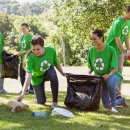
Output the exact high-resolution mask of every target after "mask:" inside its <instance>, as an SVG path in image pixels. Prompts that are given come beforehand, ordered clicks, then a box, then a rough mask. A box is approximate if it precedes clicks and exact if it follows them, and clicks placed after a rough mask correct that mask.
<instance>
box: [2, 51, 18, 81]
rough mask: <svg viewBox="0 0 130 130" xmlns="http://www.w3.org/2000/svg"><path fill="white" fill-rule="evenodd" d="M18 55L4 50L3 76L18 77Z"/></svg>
mask: <svg viewBox="0 0 130 130" xmlns="http://www.w3.org/2000/svg"><path fill="white" fill-rule="evenodd" d="M18 62H19V60H18V57H17V56H16V55H13V54H8V53H7V52H6V51H2V72H1V78H14V79H18Z"/></svg>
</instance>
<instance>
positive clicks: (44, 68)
mask: <svg viewBox="0 0 130 130" xmlns="http://www.w3.org/2000/svg"><path fill="white" fill-rule="evenodd" d="M50 66H51V64H50V63H49V62H48V61H47V60H45V61H43V62H42V63H41V65H40V71H42V72H45V71H47V70H48V69H49V68H50Z"/></svg>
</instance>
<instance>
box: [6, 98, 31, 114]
mask: <svg viewBox="0 0 130 130" xmlns="http://www.w3.org/2000/svg"><path fill="white" fill-rule="evenodd" d="M8 106H9V107H10V108H12V109H11V112H17V111H20V110H26V109H28V105H26V104H24V103H21V102H19V101H17V100H13V101H9V102H8Z"/></svg>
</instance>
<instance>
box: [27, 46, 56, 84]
mask: <svg viewBox="0 0 130 130" xmlns="http://www.w3.org/2000/svg"><path fill="white" fill-rule="evenodd" d="M44 48H45V54H44V55H43V56H41V57H37V56H35V54H34V53H30V54H29V56H28V58H27V60H26V72H28V73H32V81H31V83H32V85H34V86H35V85H39V84H40V83H42V82H43V81H44V74H45V72H46V71H47V70H48V69H49V68H50V67H51V66H56V65H57V64H58V59H57V55H56V51H55V49H54V48H52V47H50V46H46V47H44Z"/></svg>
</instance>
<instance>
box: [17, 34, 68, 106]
mask: <svg viewBox="0 0 130 130" xmlns="http://www.w3.org/2000/svg"><path fill="white" fill-rule="evenodd" d="M31 45H32V51H31V52H30V53H29V54H28V56H27V58H26V64H25V65H26V67H25V70H26V80H25V83H24V86H23V90H22V93H21V95H20V96H19V97H18V99H17V100H19V101H21V100H22V99H23V98H24V94H25V92H26V90H27V88H28V86H29V85H30V82H31V83H32V85H33V88H34V91H35V94H36V98H37V103H38V104H45V102H46V96H45V90H44V82H45V81H50V83H51V89H52V97H53V103H52V108H54V107H56V106H57V100H58V78H57V74H56V71H55V69H54V66H55V67H56V68H57V70H58V71H59V72H60V73H61V75H63V76H66V74H65V73H64V72H63V70H62V68H61V66H60V65H59V63H58V59H57V56H56V51H55V49H54V48H52V47H49V46H45V47H44V40H43V39H42V37H40V36H37V37H34V38H33V39H32V43H31ZM31 79H32V80H31Z"/></svg>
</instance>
